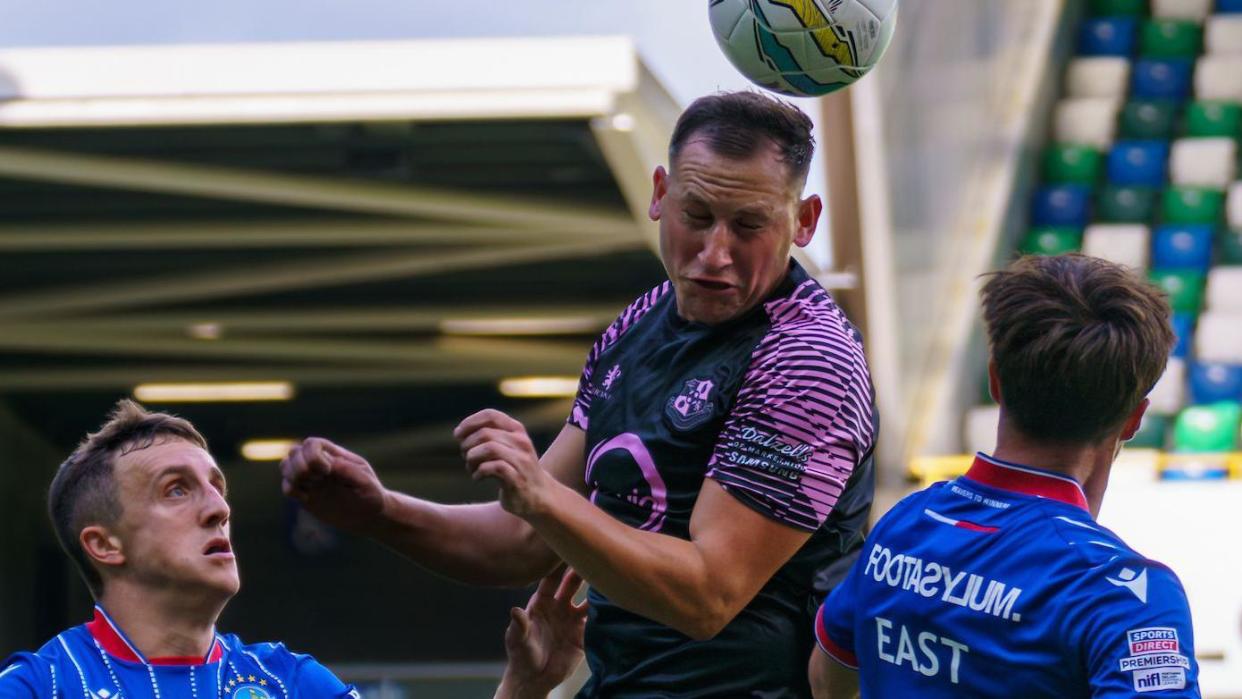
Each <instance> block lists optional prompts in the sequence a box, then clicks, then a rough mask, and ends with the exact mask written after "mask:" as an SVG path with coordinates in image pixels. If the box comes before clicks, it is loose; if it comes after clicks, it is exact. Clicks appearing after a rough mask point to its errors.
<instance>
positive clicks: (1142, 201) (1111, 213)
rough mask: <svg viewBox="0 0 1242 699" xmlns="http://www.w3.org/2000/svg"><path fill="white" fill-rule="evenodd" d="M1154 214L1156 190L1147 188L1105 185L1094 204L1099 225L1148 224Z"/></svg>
mask: <svg viewBox="0 0 1242 699" xmlns="http://www.w3.org/2000/svg"><path fill="white" fill-rule="evenodd" d="M1155 213H1156V190H1154V189H1151V188H1149V187H1133V186H1121V185H1112V184H1110V185H1105V186H1104V187H1103V188H1102V189H1100V194H1099V197H1098V198H1097V200H1096V203H1095V215H1096V219H1097V220H1098V221H1100V222H1101V223H1148V222H1150V221H1151V220H1152V219H1153V218H1155Z"/></svg>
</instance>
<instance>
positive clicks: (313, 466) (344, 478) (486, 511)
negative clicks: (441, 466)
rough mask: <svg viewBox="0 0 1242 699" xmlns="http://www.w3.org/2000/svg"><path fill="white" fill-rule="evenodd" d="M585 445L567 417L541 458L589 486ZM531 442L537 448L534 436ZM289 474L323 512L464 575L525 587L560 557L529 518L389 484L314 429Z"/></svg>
mask: <svg viewBox="0 0 1242 699" xmlns="http://www.w3.org/2000/svg"><path fill="white" fill-rule="evenodd" d="M521 434H522V436H523V437H525V430H523V431H522V433H521ZM584 445H585V435H584V434H583V432H582V430H580V429H578V428H577V427H573V426H570V425H567V426H566V427H564V428H563V429H562V430H561V432H560V434H559V435H558V436H557V438H556V439H555V440H554V441H553V442H552V445H551V446H549V447H548V449H547V451H545V452H544V454H543V457H542V458H541V459H540V460H539V464H540V466H541V467H542V468H543V469H545V470H546V471H547V473H548V474H549V475H550V476H551V477H553V478H554V479H556V480H557V481H558V482H561V483H564V484H566V486H567V487H570V488H574V489H577V490H581V489H582V488H583V487H584V486H583V473H584V470H585V457H584V453H583V452H584V448H585V447H584ZM526 446H527V447H528V448H529V449H530V450H531V452H533V451H534V448H533V447H531V446H530V441H529V439H526ZM281 476H282V485H281V487H282V489H283V490H284V492H285V494H286V495H289V496H291V497H293V498H294V499H296V500H297V501H298V502H299V503H301V504H302V506H303V507H305V508H306V509H307V510H308V511H310V512H311V513H312V514H314V515H315V516H316V517H319V518H320V519H322V520H324V521H325V522H328V523H330V524H332V525H334V526H337V527H340V528H341V529H344V530H346V531H350V532H353V533H356V534H361V535H364V536H368V537H371V538H373V539H376V540H377V541H380V542H381V543H383V544H385V545H387V546H389V547H391V548H393V549H394V550H396V551H398V552H399V553H401V554H404V555H405V556H408V557H409V558H410V559H411V560H413V561H414V562H415V563H418V564H419V565H421V566H423V567H425V568H427V569H429V570H432V571H434V572H436V573H439V574H441V575H445V576H448V577H450V578H454V579H456V580H460V581H462V582H466V583H470V584H475V585H496V586H512V587H520V586H524V585H528V584H531V583H533V582H535V581H536V580H539V579H540V578H541V577H543V576H544V575H546V574H547V573H548V572H549V571H551V570H552V569H553V568H554V567H555V566H556V565H557V564H558V563H559V561H560V559H559V557H558V556H557V555H556V554H555V553H554V552H552V550H551V549H549V548H548V546H547V545H546V544H544V543H543V541H542V540H541V539H540V537H539V536H538V535H537V534H536V533H535V531H534V529H533V528H532V527H531V526H530V525H529V524H527V523H526V522H524V521H522V520H521V519H519V518H517V517H515V516H513V515H511V514H509V513H507V512H505V511H504V509H502V508H501V507H500V505H499V504H498V503H496V502H491V503H485V504H471V505H444V504H440V503H435V502H430V501H428V500H423V499H420V498H417V497H413V496H410V495H406V494H403V493H398V492H395V491H392V490H389V489H387V488H385V487H384V485H383V483H381V482H380V479H379V477H378V476H377V475H376V474H375V471H374V469H372V468H371V465H370V464H369V463H367V461H366V459H364V458H362V457H361V456H359V455H357V454H355V453H353V452H351V451H349V450H348V449H345V448H344V447H341V446H339V445H336V444H333V443H332V442H329V441H328V440H326V439H321V438H317V437H312V438H309V439H307V440H305V441H303V442H302V443H301V444H300V445H298V446H297V447H295V448H294V449H293V450H292V451H291V452H290V453H289V455H288V456H287V457H286V458H285V460H284V461H283V462H281Z"/></svg>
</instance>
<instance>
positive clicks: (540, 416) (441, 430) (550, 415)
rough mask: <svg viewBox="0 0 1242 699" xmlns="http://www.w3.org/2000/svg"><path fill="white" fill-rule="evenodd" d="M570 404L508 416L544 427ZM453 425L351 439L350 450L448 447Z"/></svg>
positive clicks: (550, 403)
mask: <svg viewBox="0 0 1242 699" xmlns="http://www.w3.org/2000/svg"><path fill="white" fill-rule="evenodd" d="M572 407H573V401H572V400H568V399H560V398H556V399H551V400H541V401H539V402H538V403H537V404H535V405H532V406H531V407H529V408H523V409H520V410H515V411H513V412H512V413H510V417H513V418H514V419H516V420H518V421H519V422H521V423H522V424H523V425H524V426H525V427H526V428H527V429H528V430H529V429H546V428H550V427H556V426H557V425H559V424H561V423H563V422H564V421H565V418H566V417H567V416H568V415H569V411H570V409H571V408H572ZM462 417H465V416H464V415H463V416H462ZM456 426H457V421H453V422H442V423H437V424H433V425H420V426H417V427H413V428H411V429H406V430H397V431H396V432H390V433H387V434H380V435H371V436H367V437H364V438H362V439H359V440H355V441H352V442H350V449H351V450H352V451H354V452H357V453H361V454H366V455H367V456H368V457H370V458H375V457H377V456H384V455H389V454H392V455H401V454H411V453H415V454H416V453H420V452H426V451H431V450H433V449H437V448H439V449H451V448H453V447H455V446H457V440H455V439H453V428H454V427H456Z"/></svg>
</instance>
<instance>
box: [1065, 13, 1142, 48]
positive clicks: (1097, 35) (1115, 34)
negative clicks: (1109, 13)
mask: <svg viewBox="0 0 1242 699" xmlns="http://www.w3.org/2000/svg"><path fill="white" fill-rule="evenodd" d="M1137 30H1138V25H1137V23H1136V22H1135V21H1134V18H1133V17H1100V18H1097V19H1088V20H1086V21H1084V22H1083V23H1082V26H1081V27H1079V30H1078V55H1079V56H1129V55H1131V54H1132V53H1134V38H1135V35H1136V34H1137V33H1138V31H1137Z"/></svg>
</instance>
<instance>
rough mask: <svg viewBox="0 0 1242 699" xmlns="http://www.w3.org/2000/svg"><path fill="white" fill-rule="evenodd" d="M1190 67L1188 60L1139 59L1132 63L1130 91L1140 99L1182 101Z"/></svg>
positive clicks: (1187, 91)
mask: <svg viewBox="0 0 1242 699" xmlns="http://www.w3.org/2000/svg"><path fill="white" fill-rule="evenodd" d="M1080 60H1081V59H1080ZM1097 60H1099V59H1097ZM1192 67H1193V64H1192V62H1191V60H1190V59H1189V58H1140V59H1139V60H1137V61H1135V62H1134V68H1133V72H1132V73H1131V76H1130V90H1131V92H1132V94H1133V95H1134V96H1135V97H1138V98H1140V99H1166V100H1184V99H1186V97H1187V96H1188V95H1189V94H1190V77H1191V69H1192Z"/></svg>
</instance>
